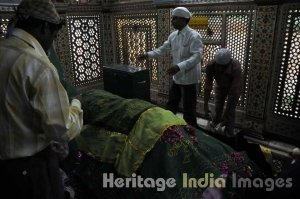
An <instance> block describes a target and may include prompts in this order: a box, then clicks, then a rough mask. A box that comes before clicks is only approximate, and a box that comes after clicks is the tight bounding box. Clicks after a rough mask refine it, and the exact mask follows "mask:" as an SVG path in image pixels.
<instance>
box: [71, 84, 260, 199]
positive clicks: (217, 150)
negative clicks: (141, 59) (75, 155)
mask: <svg viewBox="0 0 300 199" xmlns="http://www.w3.org/2000/svg"><path fill="white" fill-rule="evenodd" d="M83 104H84V106H83V107H84V108H83V109H84V113H85V115H86V118H85V123H86V125H85V126H84V129H83V131H82V133H81V135H80V136H79V137H78V138H77V142H78V146H79V149H80V150H81V151H83V152H84V154H87V156H86V155H84V157H85V156H86V158H84V161H82V163H81V167H80V169H79V170H78V175H79V176H80V177H79V178H80V179H81V181H82V182H83V183H84V184H85V186H87V187H88V188H89V190H90V191H91V192H93V193H94V194H95V195H96V196H98V197H97V198H106V197H105V196H107V198H128V199H129V198H130V199H132V198H138V199H139V198H141V199H144V198H145V199H147V198H155V199H163V198H172V199H174V198H178V199H183V198H201V197H202V196H203V194H207V192H209V191H210V190H212V192H214V193H215V192H218V191H219V192H221V194H222V195H223V197H225V198H242V196H243V194H244V191H243V190H244V189H241V188H238V187H234V186H233V185H232V181H234V180H235V179H233V178H234V177H235V176H238V177H239V178H240V177H245V178H253V177H254V176H260V175H261V174H260V171H259V170H258V169H257V167H256V165H254V164H253V163H252V162H251V161H250V160H249V158H248V157H247V155H246V154H244V153H241V152H235V151H234V150H233V149H232V148H230V147H229V146H228V145H226V144H224V143H222V142H220V141H219V140H217V139H215V138H213V137H211V136H209V135H207V134H205V133H204V132H202V131H200V130H197V129H195V128H193V127H191V126H189V125H186V123H185V121H184V120H183V119H182V118H179V117H177V116H176V115H174V114H172V113H171V112H170V111H167V110H164V109H162V108H159V107H157V106H155V105H153V104H151V103H148V102H145V101H142V100H138V99H124V98H121V97H119V96H116V95H113V94H111V93H108V92H106V91H103V90H92V91H90V92H88V93H86V94H84V95H83ZM88 157H90V158H88ZM109 174H113V175H114V179H115V178H118V177H122V178H123V179H124V180H126V179H129V178H130V179H129V180H130V181H131V182H132V181H134V180H136V179H137V178H138V177H141V178H143V179H147V180H148V181H149V182H150V181H151V180H149V179H153V180H154V182H152V183H154V184H152V185H154V186H155V187H153V188H148V187H147V186H148V185H149V184H148V185H147V183H146V184H143V187H134V185H133V184H130V183H129V187H121V188H120V187H119V188H118V187H116V186H115V184H112V187H111V188H106V187H105V186H104V184H105V181H104V178H105V177H104V175H109ZM161 179H163V180H167V179H173V180H174V182H175V183H176V185H175V186H174V187H168V186H167V185H165V186H162V184H160V185H159V184H157V183H158V182H160V181H159V180H161ZM201 179H202V181H203V180H204V181H205V183H206V184H204V185H206V186H204V185H203V184H201V183H200V181H199V183H198V180H201ZM222 179H226V180H224V181H223V180H222ZM157 180H158V181H157ZM216 180H217V181H218V182H220V183H221V185H222V188H221V189H220V188H218V187H216V184H215V182H216ZM202 181H201V182H202ZM225 181H226V184H222V183H224V182H225ZM149 182H148V183H149ZM202 185H203V186H202ZM220 190H221V191H220ZM108 196H109V197H108Z"/></svg>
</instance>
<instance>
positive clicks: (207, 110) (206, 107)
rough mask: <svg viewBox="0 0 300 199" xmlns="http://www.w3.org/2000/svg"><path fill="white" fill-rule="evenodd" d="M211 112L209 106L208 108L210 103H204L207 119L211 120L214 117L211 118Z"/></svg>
mask: <svg viewBox="0 0 300 199" xmlns="http://www.w3.org/2000/svg"><path fill="white" fill-rule="evenodd" d="M210 113H211V111H210V110H209V108H208V103H204V117H205V118H206V119H209V120H211V119H212V118H211V115H210Z"/></svg>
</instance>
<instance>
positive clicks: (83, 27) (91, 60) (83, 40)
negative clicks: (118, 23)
mask: <svg viewBox="0 0 300 199" xmlns="http://www.w3.org/2000/svg"><path fill="white" fill-rule="evenodd" d="M67 23H68V33H69V40H70V41H69V43H70V52H71V60H72V68H73V75H74V78H73V79H74V80H75V82H74V83H75V85H76V86H82V85H87V84H92V83H94V82H95V81H100V79H101V77H102V74H101V71H102V65H103V64H102V58H101V56H100V55H101V44H100V40H101V34H100V16H67Z"/></svg>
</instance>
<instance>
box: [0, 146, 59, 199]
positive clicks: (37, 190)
mask: <svg viewBox="0 0 300 199" xmlns="http://www.w3.org/2000/svg"><path fill="white" fill-rule="evenodd" d="M58 161H59V160H58V157H57V154H56V153H55V152H53V151H52V150H51V149H50V147H48V148H46V149H44V150H43V151H41V152H39V153H37V154H36V155H34V156H31V157H25V158H17V159H11V160H0V184H1V187H0V193H1V195H2V196H4V195H6V196H8V198H22V199H63V198H64V188H63V182H62V178H61V175H60V173H59V166H58V163H59V162H58Z"/></svg>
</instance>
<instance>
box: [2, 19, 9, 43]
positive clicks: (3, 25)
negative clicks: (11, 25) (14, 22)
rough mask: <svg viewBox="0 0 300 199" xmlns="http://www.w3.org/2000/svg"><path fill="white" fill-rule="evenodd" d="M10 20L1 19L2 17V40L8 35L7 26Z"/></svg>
mask: <svg viewBox="0 0 300 199" xmlns="http://www.w3.org/2000/svg"><path fill="white" fill-rule="evenodd" d="M8 21H9V19H8V18H1V17H0V38H1V37H4V36H5V34H6V33H7V24H8Z"/></svg>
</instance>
